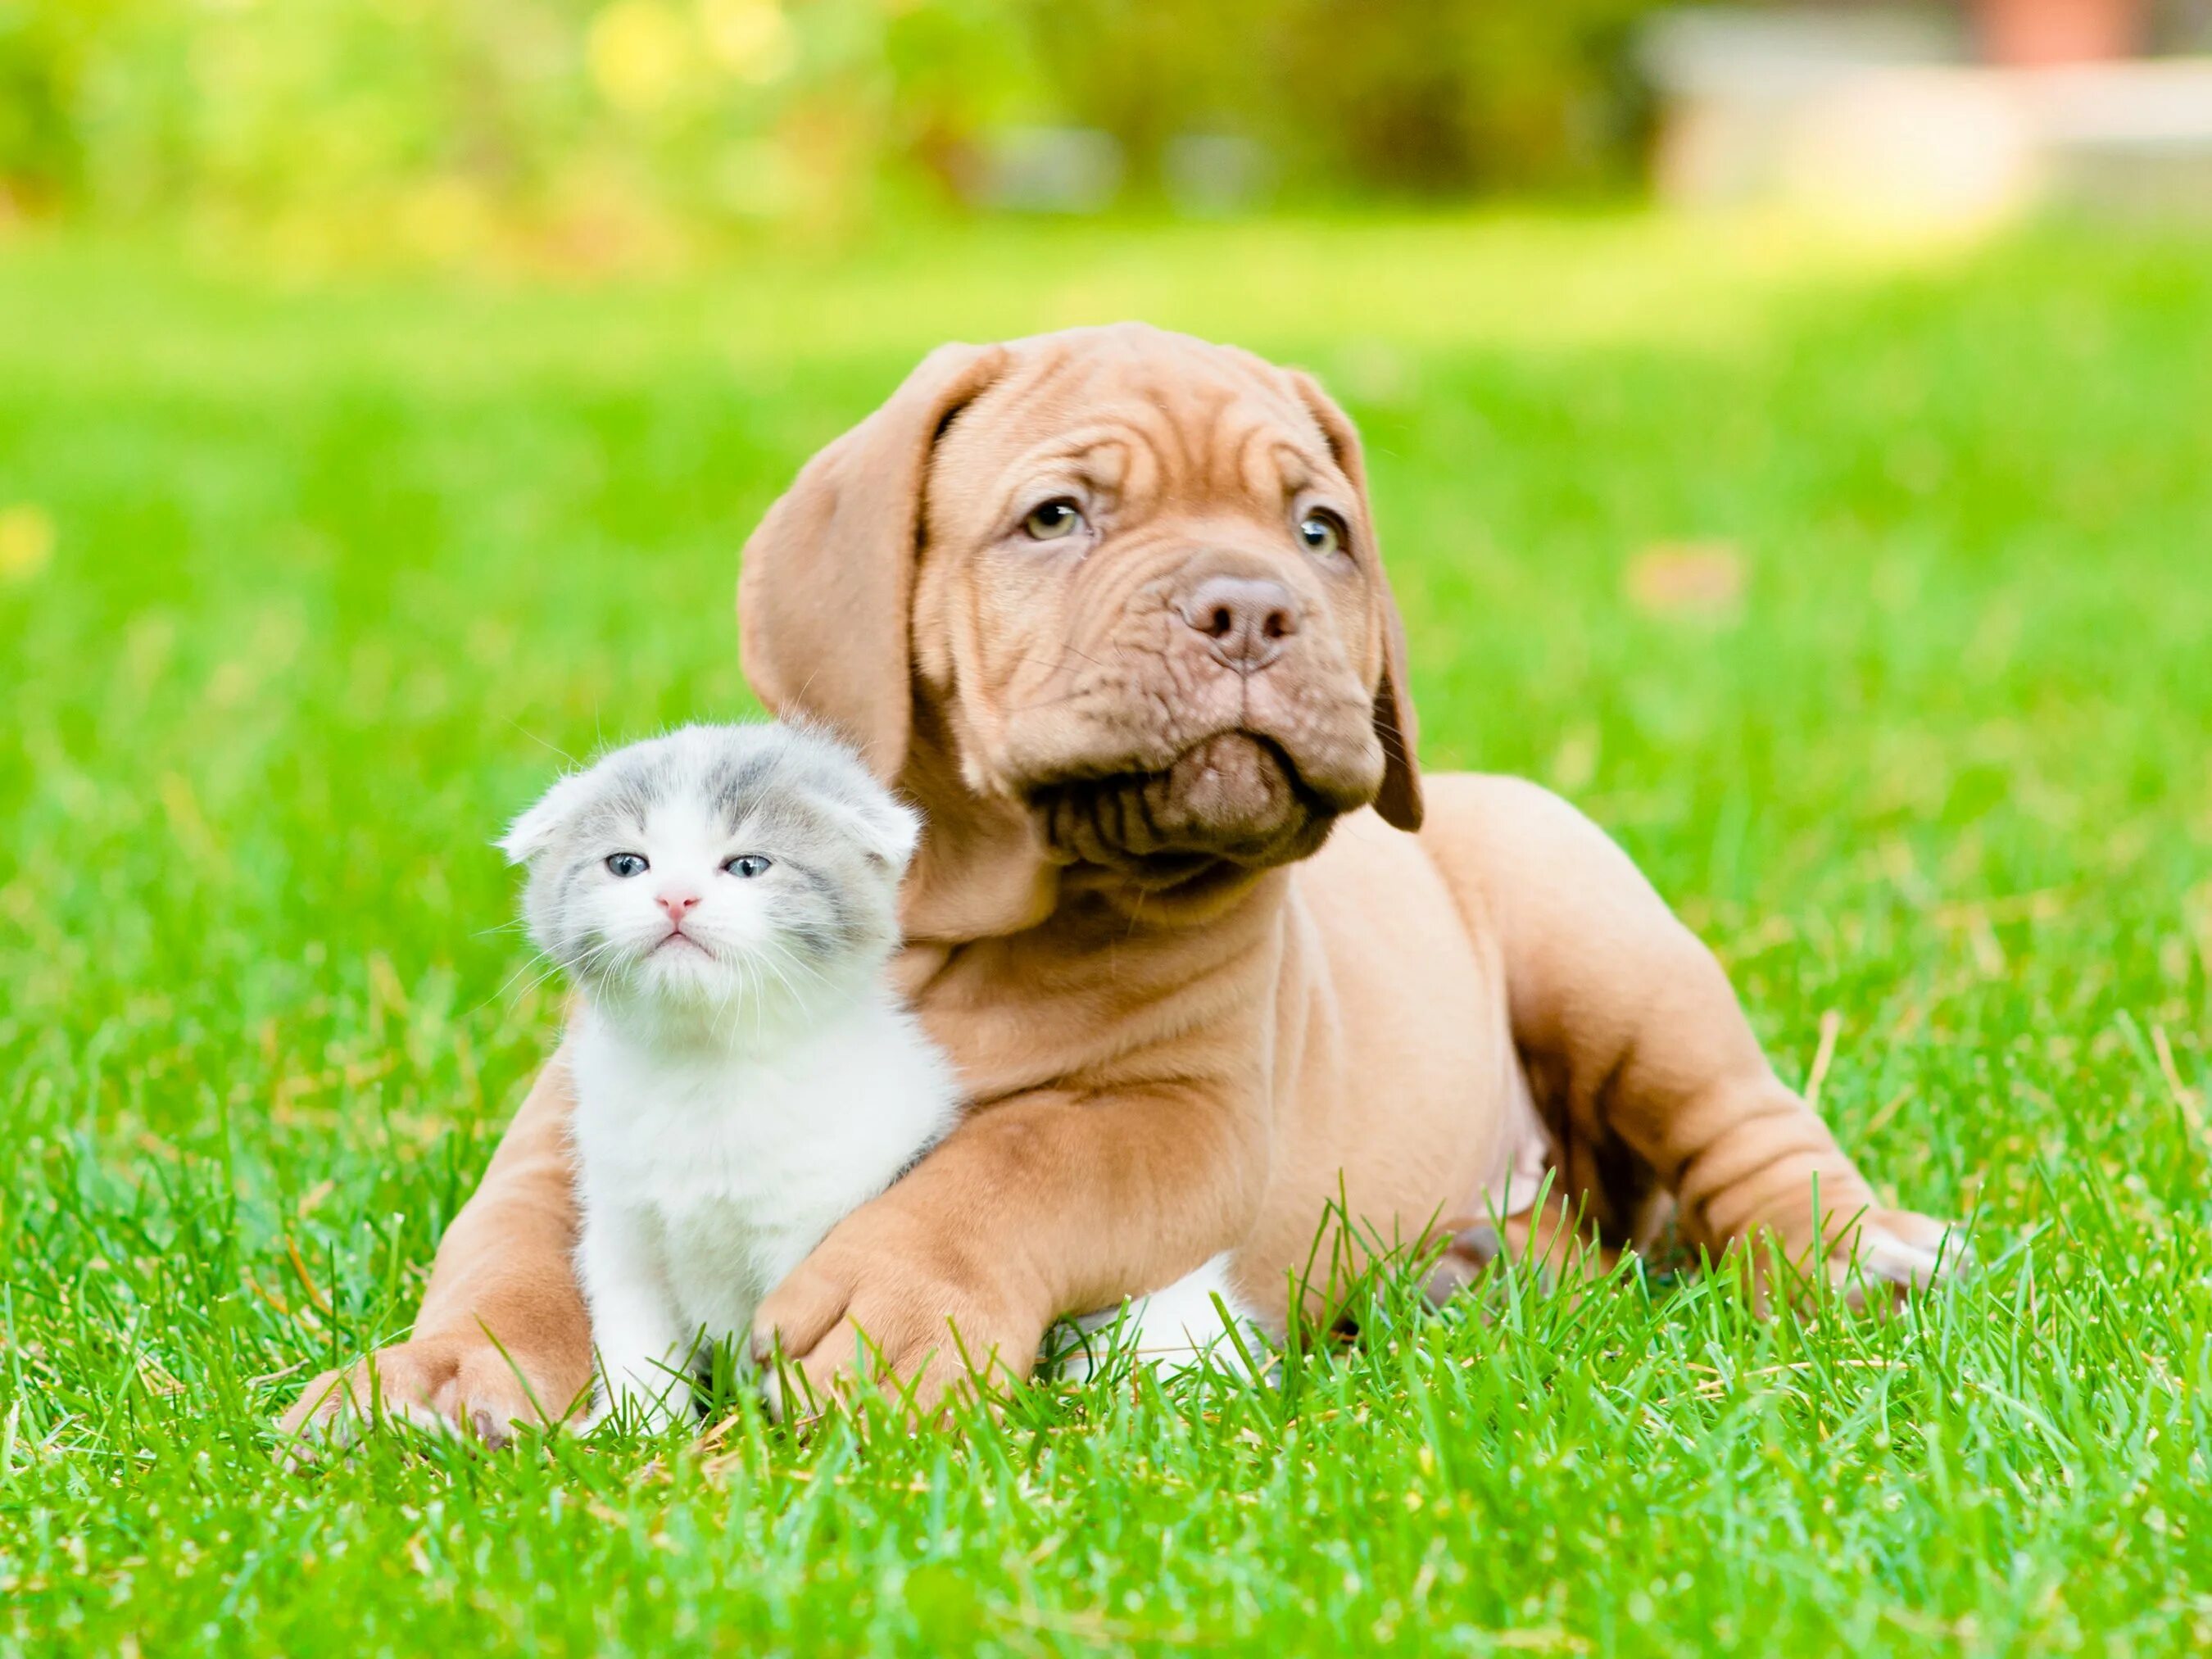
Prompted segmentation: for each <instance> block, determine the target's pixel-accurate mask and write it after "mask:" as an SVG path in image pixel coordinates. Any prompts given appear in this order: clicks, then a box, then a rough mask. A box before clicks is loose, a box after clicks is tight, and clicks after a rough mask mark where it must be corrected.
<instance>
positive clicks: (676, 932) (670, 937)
mask: <svg viewBox="0 0 2212 1659" xmlns="http://www.w3.org/2000/svg"><path fill="white" fill-rule="evenodd" d="M670 945H689V946H690V948H691V949H692V950H694V951H697V952H698V953H699V954H700V955H701V956H702V957H711V956H713V955H714V952H713V951H709V950H708V948H707V947H706V946H705V945H702V944H700V943H699V941H698V940H697V939H693V938H692V937H691V935H690V934H689V933H685V932H684V931H683V930H682V929H681V928H671V929H670V930H669V931H668V932H667V933H664V934H662V935H661V936H660V941H659V944H657V945H654V946H653V948H652V949H651V950H650V951H647V952H646V955H647V956H649V957H655V956H659V954H660V953H661V952H662V951H665V950H666V949H667V948H668V947H669V946H670Z"/></svg>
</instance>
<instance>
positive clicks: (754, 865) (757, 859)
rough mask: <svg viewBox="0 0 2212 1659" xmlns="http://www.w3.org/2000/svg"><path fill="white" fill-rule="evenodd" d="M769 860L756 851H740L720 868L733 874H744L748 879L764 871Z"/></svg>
mask: <svg viewBox="0 0 2212 1659" xmlns="http://www.w3.org/2000/svg"><path fill="white" fill-rule="evenodd" d="M768 866H769V860H767V859H764V858H763V857H762V856H761V855H760V854H758V853H740V854H738V856H737V857H735V858H733V859H732V860H730V861H729V862H728V863H727V864H726V865H724V866H722V868H724V869H725V870H726V871H728V872H730V873H731V874H732V875H733V876H744V877H745V878H748V879H750V878H752V877H754V876H757V875H760V874H762V873H763V872H765V871H766V870H767V869H768Z"/></svg>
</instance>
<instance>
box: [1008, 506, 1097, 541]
mask: <svg viewBox="0 0 2212 1659" xmlns="http://www.w3.org/2000/svg"><path fill="white" fill-rule="evenodd" d="M1082 527H1083V509H1082V508H1081V507H1078V506H1077V505H1076V504H1075V503H1074V502H1073V501H1071V500H1069V499H1068V498H1067V497H1066V496H1065V495H1055V496H1054V497H1053V498H1052V500H1050V501H1046V502H1045V503H1043V504H1042V506H1039V507H1031V508H1030V515H1029V517H1027V518H1026V519H1024V520H1022V529H1023V531H1024V532H1025V533H1026V534H1027V535H1028V537H1029V538H1030V540H1031V541H1033V542H1056V541H1060V540H1061V539H1062V538H1066V537H1068V536H1073V534H1074V533H1075V532H1077V531H1079V530H1080V529H1081V528H1082Z"/></svg>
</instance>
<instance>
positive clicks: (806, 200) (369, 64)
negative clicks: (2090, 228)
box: [0, 0, 1650, 264]
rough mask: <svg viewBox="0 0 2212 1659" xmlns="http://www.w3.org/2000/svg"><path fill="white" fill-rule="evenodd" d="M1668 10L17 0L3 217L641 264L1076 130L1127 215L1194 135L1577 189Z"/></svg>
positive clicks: (2, 109) (1266, 168) (1363, 3)
mask: <svg viewBox="0 0 2212 1659" xmlns="http://www.w3.org/2000/svg"><path fill="white" fill-rule="evenodd" d="M1649 5H1650V0H1183V3H1179V4H1174V5H1164V4H1158V3H1150V0H0V217H4V216H8V215H10V214H13V215H37V216H47V215H68V216H77V217H83V218H89V219H93V220H96V221H101V222H145V221H149V220H154V221H160V222H175V221H178V220H184V221H186V222H191V223H193V224H195V225H197V226H198V227H200V228H204V229H209V230H211V231H213V232H214V233H216V234H248V235H251V236H252V237H254V238H256V239H260V238H264V237H274V238H276V239H278V240H288V241H290V242H293V243H295V244H298V245H300V246H301V249H302V250H303V251H307V252H325V253H337V254H352V255H361V256H375V255H378V254H380V253H393V252H398V253H404V254H413V255H421V254H429V255H433V256H440V255H466V254H469V253H471V252H481V251H485V250H488V249H490V248H495V247H501V246H506V247H510V248H524V249H529V250H532V251H534V252H538V253H539V254H542V255H544V257H546V258H551V259H555V260H560V261H565V262H575V263H584V264H589V263H591V262H592V261H594V260H602V259H620V260H624V261H634V260H635V259H636V258H639V257H641V256H643V257H647V258H650V257H651V256H652V255H653V253H654V252H657V251H660V250H671V249H674V248H678V247H680V246H683V245H684V243H685V242H687V241H689V240H696V238H698V237H700V236H702V235H714V234H722V233H726V232H728V231H730V230H731V229H732V228H738V227H742V226H744V225H745V224H747V223H749V222H750V223H758V222H768V223H772V224H775V225H778V226H793V225H796V226H800V227H814V228H829V229H833V230H834V229H835V228H838V227H841V226H843V225H846V224H849V223H852V222H856V221H860V220H863V219H866V218H868V217H871V216H874V215H876V214H878V212H880V211H881V210H884V208H885V207H887V206H890V205H892V204H897V203H899V202H902V201H976V200H982V201H987V200H989V199H990V197H991V191H990V189H989V179H990V173H991V168H992V167H993V165H994V157H995V156H998V155H1001V154H1002V153H1003V152H1004V151H1005V150H1006V149H1007V148H1008V147H1009V146H1010V145H1013V146H1018V144H1019V143H1022V142H1023V140H1024V135H1025V134H1026V135H1030V137H1035V135H1036V133H1037V132H1038V131H1039V130H1049V129H1060V128H1069V127H1075V128H1085V129H1091V130H1094V131H1099V132H1103V133H1104V134H1106V135H1108V136H1109V137H1111V138H1112V139H1114V140H1115V142H1116V145H1117V147H1118V149H1116V150H1115V151H1114V152H1111V153H1114V154H1116V155H1118V157H1119V161H1120V166H1119V167H1118V168H1117V169H1116V171H1115V174H1114V178H1113V181H1112V182H1113V185H1114V190H1113V191H1109V196H1110V195H1114V194H1116V193H1117V194H1118V197H1119V199H1122V200H1131V199H1135V200H1141V199H1142V198H1144V197H1146V196H1147V195H1150V194H1158V193H1160V192H1162V191H1166V192H1167V193H1169V194H1170V195H1172V194H1173V193H1174V191H1173V189H1172V179H1171V178H1170V174H1171V173H1172V172H1173V158H1174V157H1175V155H1176V154H1177V146H1178V144H1179V143H1184V141H1187V140H1189V139H1192V138H1194V137H1196V138H1200V139H1201V140H1203V139H1209V138H1211V139H1226V140H1229V141H1231V143H1232V144H1233V146H1234V147H1235V148H1234V150H1233V152H1231V153H1232V154H1234V155H1240V156H1243V157H1245V158H1248V161H1249V164H1248V165H1247V167H1246V168H1245V173H1246V175H1247V176H1245V177H1244V178H1243V179H1241V180H1240V181H1238V188H1239V189H1240V190H1242V191H1243V192H1244V194H1246V195H1247V196H1249V195H1253V194H1257V193H1272V194H1273V195H1274V196H1275V197H1277V198H1278V199H1280V198H1282V197H1291V198H1314V197H1339V198H1341V197H1345V196H1347V195H1350V194H1352V193H1355V192H1357V193H1363V194H1371V193H1374V192H1376V191H1383V192H1389V193H1392V194H1406V193H1430V194H1435V193H1456V192H1462V191H1468V190H1471V189H1476V188H1482V187H1489V186H1498V185H1510V186H1521V185H1553V184H1559V183H1562V182H1571V181H1583V180H1589V179H1603V178H1605V177H1607V176H1608V174H1609V173H1610V172H1611V171H1612V169H1613V168H1614V167H1617V166H1618V165H1619V163H1620V161H1621V160H1622V159H1623V157H1624V155H1625V153H1626V149H1627V147H1628V143H1629V141H1630V139H1631V137H1632V132H1633V125H1634V122H1633V110H1634V105H1633V100H1632V96H1630V95H1629V94H1626V92H1625V91H1624V83H1623V82H1622V80H1621V78H1620V68H1619V65H1620V63H1621V61H1622V59H1623V57H1624V53H1623V51H1622V45H1623V41H1624V39H1625V36H1626V28H1627V26H1628V23H1629V22H1630V21H1631V20H1632V17H1633V16H1634V15H1636V14H1637V13H1638V12H1640V11H1642V10H1644V9H1647V8H1648V6H1649ZM1186 153H1188V151H1187V150H1186ZM1214 153H1216V154H1219V153H1220V152H1219V151H1218V150H1217V151H1216V152H1214Z"/></svg>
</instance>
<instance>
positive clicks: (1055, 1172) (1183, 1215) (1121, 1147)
mask: <svg viewBox="0 0 2212 1659" xmlns="http://www.w3.org/2000/svg"><path fill="white" fill-rule="evenodd" d="M1255 1048H1256V1045H1255ZM1263 1098H1264V1097H1263V1096H1262V1094H1261V1091H1260V1090H1259V1089H1258V1087H1257V1086H1256V1085H1255V1084H1254V1083H1252V1082H1251V1081H1249V1079H1247V1080H1244V1081H1242V1082H1237V1083H1231V1082H1228V1081H1225V1080H1222V1079H1213V1080H1212V1081H1210V1082H1207V1083H1202V1084H1201V1083H1188V1084H1184V1083H1177V1084H1131V1085H1126V1086H1123V1087H1113V1086H1105V1085H1102V1086H1100V1087H1097V1088H1094V1089H1084V1090H1073V1089H1047V1090H1038V1091H1035V1092H1033V1093H1030V1094H1026V1095H1021V1096H1017V1097H1013V1098H1012V1099H1009V1100H1006V1101H1002V1102H1000V1103H996V1104H994V1105H991V1106H988V1107H986V1108H984V1109H980V1110H978V1111H975V1113H973V1114H972V1115H970V1116H969V1118H968V1119H967V1120H966V1121H963V1123H962V1124H960V1126H959V1127H957V1128H956V1129H954V1130H953V1132H952V1133H951V1134H950V1135H948V1136H947V1137H946V1138H945V1139H944V1140H943V1141H942V1142H940V1143H939V1146H937V1147H936V1148H935V1150H933V1152H930V1154H929V1155H928V1156H927V1158H923V1159H922V1161H921V1164H918V1165H917V1166H916V1167H915V1170H913V1172H912V1173H910V1174H908V1176H905V1177H904V1178H902V1180H901V1181H899V1182H898V1183H897V1184H896V1186H894V1187H892V1188H890V1191H888V1192H886V1193H884V1194H882V1195H881V1196H880V1197H878V1198H875V1199H872V1200H870V1201H869V1202H868V1203H866V1204H864V1205H862V1206H860V1208H859V1209H858V1210H856V1211H854V1212H853V1213H852V1214H851V1215H849V1216H848V1217H847V1218H845V1219H844V1220H843V1221H842V1222H840V1223H839V1224H838V1225H836V1227H834V1228H832V1229H831V1230H830V1232H829V1237H826V1238H825V1239H823V1241H822V1243H820V1244H819V1245H818V1246H817V1247H816V1249H815V1250H814V1252H813V1254H812V1255H809V1256H808V1257H807V1258H806V1260H805V1261H803V1262H801V1263H800V1264H799V1267H798V1268H797V1269H796V1270H794V1271H793V1273H792V1274H791V1276H790V1277H789V1278H787V1279H785V1280H784V1282H783V1283H782V1284H781V1285H778V1286H777V1287H776V1289H775V1291H772V1292H771V1293H770V1294H769V1297H768V1298H767V1300H766V1301H764V1302H763V1304H761V1307H760V1311H759V1313H758V1314H757V1316H756V1317H755V1320H754V1334H755V1340H756V1352H757V1353H759V1354H762V1355H763V1356H765V1355H766V1354H768V1353H769V1352H771V1351H772V1350H773V1349H774V1348H775V1347H778V1346H780V1347H781V1351H782V1353H783V1355H784V1356H785V1358H787V1360H789V1361H790V1362H792V1366H791V1374H792V1375H793V1376H795V1377H796V1378H797V1379H799V1380H801V1381H803V1382H804V1383H805V1388H806V1389H808V1390H809V1391H810V1392H811V1394H812V1395H814V1396H815V1397H816V1398H817V1399H820V1398H824V1397H829V1396H833V1395H836V1393H837V1392H838V1390H839V1389H840V1388H841V1386H842V1383H844V1381H845V1380H846V1379H848V1377H850V1376H853V1375H854V1374H855V1373H858V1374H860V1375H862V1376H869V1375H880V1374H884V1373H888V1374H889V1375H890V1376H893V1377H896V1378H898V1379H901V1380H902V1386H904V1387H908V1388H911V1389H912V1390H913V1398H914V1399H915V1402H916V1403H917V1404H920V1405H923V1406H929V1405H932V1404H933V1403H934V1402H935V1401H937V1400H938V1398H939V1396H940V1395H942V1394H943V1393H944V1392H945V1390H946V1389H949V1388H952V1387H955V1386H958V1385H962V1384H964V1383H966V1382H967V1381H969V1378H970V1377H976V1378H982V1377H989V1376H994V1374H998V1375H1002V1376H1012V1377H1013V1378H1016V1379H1019V1378H1022V1377H1025V1376H1028V1375H1029V1373H1030V1368H1031V1367H1032V1366H1033V1365H1035V1364H1036V1355H1037V1345H1038V1341H1039V1340H1040V1339H1041V1338H1042V1336H1043V1334H1044V1331H1045V1328H1046V1326H1047V1325H1048V1323H1049V1322H1051V1321H1052V1320H1053V1319H1054V1317H1055V1316H1059V1315H1060V1314H1063V1313H1066V1312H1068V1311H1070V1310H1078V1309H1091V1308H1099V1307H1105V1306H1110V1305H1113V1304H1117V1303H1119V1302H1120V1301H1121V1298H1122V1297H1125V1296H1127V1295H1129V1294H1131V1293H1133V1292H1136V1291H1144V1290H1146V1288H1148V1287H1151V1286H1155V1285H1165V1284H1169V1283H1170V1282H1171V1281H1173V1280H1175V1279H1178V1278H1180V1277H1181V1276H1182V1275H1183V1274H1185V1273H1189V1272H1191V1271H1192V1270H1193V1269H1194V1268H1196V1267H1199V1266H1200V1264H1201V1263H1203V1262H1206V1261H1209V1260H1211V1259H1212V1257H1214V1256H1216V1255H1218V1254H1219V1253H1220V1252H1222V1251H1224V1250H1225V1249H1230V1248H1231V1246H1233V1245H1234V1244H1235V1243H1237V1242H1238V1241H1239V1240H1240V1239H1242V1238H1243V1237H1244V1236H1245V1235H1246V1234H1247V1233H1248V1232H1249V1230H1250V1228H1251V1225H1252V1220H1253V1217H1254V1215H1255V1212H1257V1210H1258V1207H1259V1203H1260V1197H1261V1190H1262V1188H1263V1186H1264V1183H1265V1181H1266V1178H1267V1118H1266V1114H1265V1109H1264V1107H1263V1105H1262V1100H1263Z"/></svg>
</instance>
